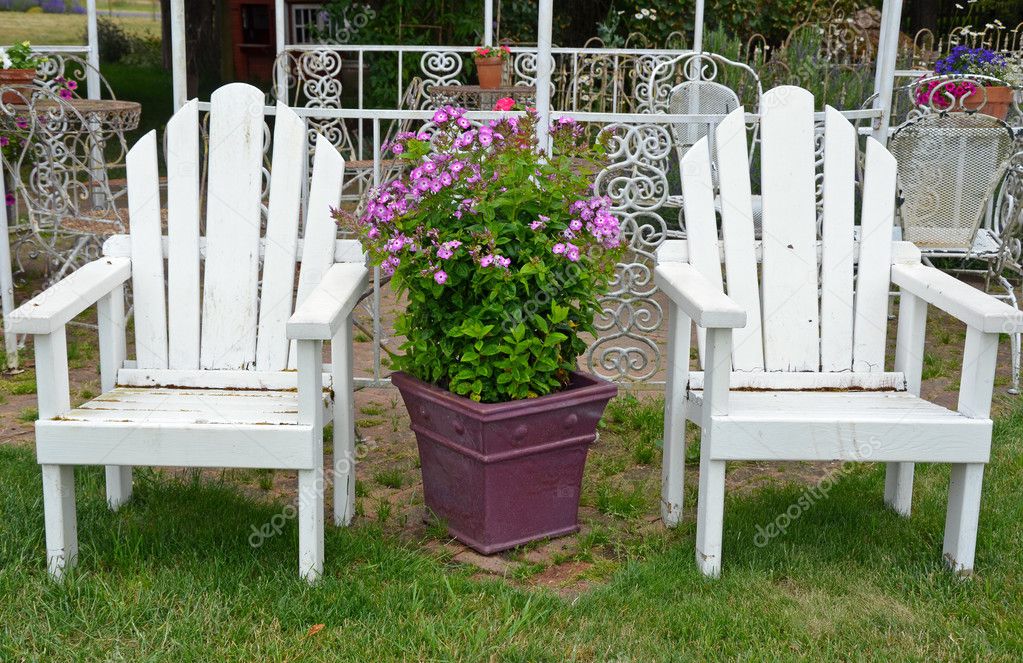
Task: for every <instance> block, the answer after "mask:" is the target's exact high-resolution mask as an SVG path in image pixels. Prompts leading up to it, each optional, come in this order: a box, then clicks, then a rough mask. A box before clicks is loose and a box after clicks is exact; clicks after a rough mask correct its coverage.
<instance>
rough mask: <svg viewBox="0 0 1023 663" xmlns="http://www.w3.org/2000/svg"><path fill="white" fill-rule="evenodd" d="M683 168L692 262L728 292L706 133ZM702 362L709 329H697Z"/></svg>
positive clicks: (683, 194)
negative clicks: (721, 253) (724, 277)
mask: <svg viewBox="0 0 1023 663" xmlns="http://www.w3.org/2000/svg"><path fill="white" fill-rule="evenodd" d="M679 166H680V168H681V171H682V197H683V206H684V211H685V221H686V241H687V242H688V243H689V263H690V264H691V265H692V266H693V267H695V268H696V270H697V271H699V272H700V274H702V275H703V276H704V277H705V278H706V279H707V280H708V281H709V282H710V283H711V284H712V285H713V286H714V287H716V288H717V289H718V290H720V291H721V292H724V291H725V287H724V280H723V278H722V275H721V261H720V260H718V251H717V244H718V227H717V215H716V214H715V211H714V181H713V179H712V177H711V167H710V146H709V141H708V140H707V137H706V136H704V137H703V138H701V139H700V140H698V141H696V143H695V144H694V145H693V146H692V148H690V149H689V151H688V152H686V155H685V156H684V157H682V159H681V160H680V161H679ZM696 334H697V343H698V344H699V353H700V362H701V365H702V362H703V355H704V342H705V340H706V332H705V331H704V330H703V329H699V328H698V329H697V332H696Z"/></svg>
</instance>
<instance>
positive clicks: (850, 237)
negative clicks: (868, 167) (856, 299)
mask: <svg viewBox="0 0 1023 663" xmlns="http://www.w3.org/2000/svg"><path fill="white" fill-rule="evenodd" d="M823 186H824V196H823V197H824V218H823V220H822V222H821V226H822V227H821V370H824V371H848V370H849V369H850V368H852V355H853V348H852V343H853V331H852V330H853V257H854V254H855V252H856V251H855V249H856V246H857V243H856V241H855V238H854V228H853V226H854V225H855V223H854V221H855V219H854V217H855V210H856V201H855V196H856V129H855V128H854V127H853V126H852V124H851V123H850V122H849V121H848V120H846V119H845V118H844V117H842V114H841V113H839V112H838V111H837V110H835V109H834V108H832V107H831V106H827V107H826V108H825V109H824V184H823ZM890 244H891V242H890V241H889V245H890Z"/></svg>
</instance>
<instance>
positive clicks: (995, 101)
mask: <svg viewBox="0 0 1023 663" xmlns="http://www.w3.org/2000/svg"><path fill="white" fill-rule="evenodd" d="M934 73H935V74H937V75H939V76H966V77H969V76H974V77H976V78H975V79H973V80H966V81H961V82H959V83H954V84H945V83H944V82H942V81H936V80H932V81H929V82H928V83H926V84H925V85H922V86H921V88H920V89H919V90H918V91H917V101H918V102H921V101H922V97H924V98H925V99H924V100H923V103H926V105H933V106H934V107H936V108H938V109H944V108H948V107H949V106H951V105H953V103H955V105H956V106H957V107H961V108H962V109H963V110H968V111H980V112H983V113H985V114H987V115H991V116H993V117H997V118H998V119H1000V120H1004V119H1005V118H1006V116H1007V115H1008V113H1009V107H1010V106H1011V105H1012V101H1013V94H1014V90H1013V86H1019V85H1020V84H1023V80H1019V79H1020V78H1021V74H1020V71H1019V69H1018V67H1014V66H1012V65H1011V64H1010V63H1009V61H1008V60H1007V59H1006V58H1005V56H1004V55H1002V54H1000V53H995V52H994V51H992V50H990V49H987V48H970V47H969V46H964V45H959V46H956V47H955V48H953V49H952V51H951V52H950V53H949V54H948V56H947V57H945V58H942V59H941V60H938V61H937V63H935V65H934ZM925 87H926V89H924V88H925ZM935 88H937V89H935ZM950 97H951V98H950Z"/></svg>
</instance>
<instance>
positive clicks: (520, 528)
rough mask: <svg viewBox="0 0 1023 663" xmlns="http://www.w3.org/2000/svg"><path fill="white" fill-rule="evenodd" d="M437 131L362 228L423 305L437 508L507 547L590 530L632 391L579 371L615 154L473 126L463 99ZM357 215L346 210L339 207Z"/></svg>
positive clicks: (407, 368)
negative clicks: (587, 468)
mask: <svg viewBox="0 0 1023 663" xmlns="http://www.w3.org/2000/svg"><path fill="white" fill-rule="evenodd" d="M433 121H434V123H435V124H436V126H437V132H436V133H435V134H434V135H433V136H432V137H430V136H428V135H426V134H410V133H405V134H401V135H399V136H398V138H397V140H396V141H395V142H393V143H392V144H389V145H387V146H385V149H386V150H387V151H388V152H389V153H391V154H392V155H395V156H397V157H399V158H400V159H403V160H406V161H407V162H408V164H409V166H410V169H408V174H407V175H405V176H403V178H402V179H400V180H397V181H394V182H391V183H390V184H388V185H386V186H384V187H382V188H379V189H377V190H375V191H373V192H372V193H371V195H370V198H369V202H368V203H367V206H366V208H365V211H364V213H363V214H362V216H361V217H360V218H359V220H358V224H359V227H360V231H361V234H362V236H363V237H364V240H365V242H366V245H367V246H368V247H369V249H370V253H371V256H372V257H373V260H374V262H375V264H377V265H379V266H380V268H381V269H382V270H383V272H384V273H385V274H388V275H391V276H392V277H393V280H392V283H393V284H395V285H396V286H397V289H398V291H399V292H400V293H403V294H404V295H405V298H406V300H407V304H406V306H405V308H404V310H403V311H402V313H401V314H400V315H399V317H398V320H397V324H396V331H397V332H398V333H399V334H401V335H403V336H404V338H405V341H404V344H403V345H402V346H401V349H402V350H403V351H404V354H403V355H401V356H398V357H397V358H396V359H395V364H396V367H397V368H399V369H400V370H399V371H398V372H396V373H394V374H393V375H392V376H391V380H392V382H393V383H394V385H395V386H397V388H398V389H399V390H400V391H401V394H402V398H403V399H404V401H405V406H406V408H407V409H408V412H409V417H410V418H411V420H412V430H413V431H414V432H415V434H416V439H417V442H418V446H419V454H420V458H421V465H422V475H423V492H424V498H425V502H426V506H427V507H428V508H429V509H430V510H432V511H433V512H434V513H435V514H436V515H438V516H440V517H441V518H442V519H443V520H444V521H445V522H446V524H447V527H448V531H449V532H450V533H451V534H452V535H453V536H454V537H456V538H458V539H459V540H461V541H463V542H464V543H466V544H468V545H470V546H471V547H473V548H475V549H476V550H478V551H480V552H482V553H485V554H489V553H492V552H495V551H498V550H503V549H507V548H511V547H514V546H517V545H520V544H523V543H526V542H528V541H532V540H535V539H539V538H545V537H552V536H558V535H563V534H567V533H571V532H574V531H576V530H577V529H578V506H579V490H580V484H581V481H582V474H583V467H584V465H585V462H586V454H587V449H588V447H589V445H590V444H591V443H592V442H593V441H594V439H595V438H596V427H597V422H598V421H599V419H600V417H601V415H602V413H603V411H604V407H605V406H606V405H607V402H608V401H609V400H610V399H611V398H612V397H613V396H614V395H615V393H616V391H617V388H616V387H615V386H614V385H613V384H611V383H609V382H606V381H604V380H602V379H600V378H598V377H596V376H593V375H589V374H587V373H584V372H581V371H579V370H578V368H577V363H576V360H577V357H578V356H579V355H580V354H582V353H583V352H584V351H585V349H586V347H587V344H586V342H585V341H584V339H583V334H595V333H596V332H595V329H594V327H593V318H594V315H595V314H597V313H599V312H600V311H601V306H600V303H599V302H598V297H599V295H600V294H601V293H603V292H605V291H606V289H607V287H608V284H609V283H610V280H611V279H612V278H613V275H614V269H615V263H616V262H617V261H618V258H619V256H620V254H621V252H622V236H621V230H620V228H619V222H618V220H617V218H616V217H615V216H614V215H613V214H612V212H611V201H610V199H609V198H607V197H604V196H598V195H596V194H595V193H594V187H593V180H594V177H595V174H596V173H597V172H598V170H599V168H600V162H599V160H600V158H601V157H602V155H603V154H604V147H603V143H598V144H596V145H594V144H591V143H589V142H588V141H587V139H586V138H585V135H584V131H583V128H582V126H580V125H578V124H576V123H575V122H572V121H571V120H565V119H563V120H559V121H558V122H557V123H555V125H554V126H553V127H551V129H550V136H551V140H552V145H553V153H552V154H550V155H545V154H544V152H543V151H542V150H540V149H539V147H538V142H537V138H536V124H537V118H536V115H535V113H529V114H525V115H523V116H515V117H505V118H503V119H501V120H493V121H490V122H487V123H484V124H482V125H481V126H478V127H476V126H473V123H472V122H471V121H470V120H469V119H468V118H467V117H465V111H464V110H462V109H456V108H451V107H450V106H447V107H444V108H442V109H440V110H438V111H437V112H436V113H435V115H434V116H433ZM337 214H338V216H339V217H340V216H341V213H340V212H338V213H337Z"/></svg>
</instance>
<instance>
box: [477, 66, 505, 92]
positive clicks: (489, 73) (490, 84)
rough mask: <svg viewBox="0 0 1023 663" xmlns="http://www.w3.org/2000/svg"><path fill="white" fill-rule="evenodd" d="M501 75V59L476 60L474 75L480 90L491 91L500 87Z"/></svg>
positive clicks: (502, 68) (502, 69)
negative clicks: (477, 79)
mask: <svg viewBox="0 0 1023 663" xmlns="http://www.w3.org/2000/svg"><path fill="white" fill-rule="evenodd" d="M503 74H504V60H502V59H501V58H476V75H477V76H478V77H479V79H480V87H481V88H485V89H487V90H492V89H494V88H499V87H501V77H502V75H503Z"/></svg>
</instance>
